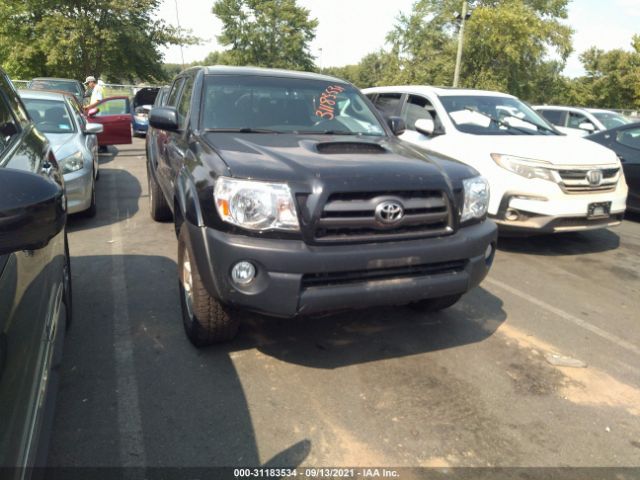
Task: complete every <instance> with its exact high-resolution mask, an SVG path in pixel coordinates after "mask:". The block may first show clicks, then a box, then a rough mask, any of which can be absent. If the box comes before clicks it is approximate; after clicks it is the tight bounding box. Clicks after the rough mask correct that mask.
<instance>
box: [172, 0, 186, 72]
mask: <svg viewBox="0 0 640 480" xmlns="http://www.w3.org/2000/svg"><path fill="white" fill-rule="evenodd" d="M174 3H175V5H176V21H177V22H178V34H179V35H182V32H181V31H180V15H179V13H178V0H174ZM180 57H181V58H182V69H183V70H184V51H183V50H182V40H180Z"/></svg>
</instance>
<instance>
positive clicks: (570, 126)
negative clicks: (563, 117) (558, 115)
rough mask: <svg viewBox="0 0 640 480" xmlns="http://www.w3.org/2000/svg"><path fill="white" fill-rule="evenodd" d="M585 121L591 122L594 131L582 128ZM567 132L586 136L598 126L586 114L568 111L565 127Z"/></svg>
mask: <svg viewBox="0 0 640 480" xmlns="http://www.w3.org/2000/svg"><path fill="white" fill-rule="evenodd" d="M585 123H588V124H591V125H592V126H593V131H591V132H590V131H587V130H583V129H581V128H580V125H583V124H585ZM565 130H566V133H567V134H568V135H577V136H581V137H584V136H585V135H588V134H590V133H593V132H594V131H595V130H596V126H595V125H593V123H591V120H589V119H588V118H587V117H586V116H585V115H583V114H582V113H579V112H571V111H570V112H567V126H566V128H565Z"/></svg>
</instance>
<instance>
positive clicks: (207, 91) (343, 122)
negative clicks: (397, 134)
mask: <svg viewBox="0 0 640 480" xmlns="http://www.w3.org/2000/svg"><path fill="white" fill-rule="evenodd" d="M202 124H203V126H204V128H205V129H210V130H222V129H263V130H266V129H268V130H274V131H277V132H283V133H284V132H297V133H305V134H321V133H328V132H331V133H347V134H361V135H384V134H385V130H384V127H382V126H381V125H380V123H379V121H378V119H377V118H376V116H375V114H374V113H373V111H371V109H370V108H369V106H368V104H367V102H366V101H365V100H364V97H363V96H362V94H361V93H360V92H359V90H357V89H356V88H354V87H352V86H351V85H348V84H345V83H341V82H337V81H331V80H311V79H301V78H287V77H267V76H252V75H208V76H206V77H205V88H204V103H203V112H202Z"/></svg>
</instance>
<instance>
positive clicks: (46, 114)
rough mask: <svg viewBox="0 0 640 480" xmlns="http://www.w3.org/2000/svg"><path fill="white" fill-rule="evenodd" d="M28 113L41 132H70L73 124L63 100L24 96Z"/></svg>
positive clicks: (73, 128) (72, 130)
mask: <svg viewBox="0 0 640 480" xmlns="http://www.w3.org/2000/svg"><path fill="white" fill-rule="evenodd" d="M23 102H24V104H25V106H26V107H27V111H28V112H29V115H30V116H31V118H32V119H33V122H34V123H35V124H36V127H37V128H38V130H40V131H41V132H42V133H71V132H75V131H76V129H75V126H74V124H73V122H72V121H71V116H70V115H69V110H68V108H67V105H66V102H65V101H64V100H40V99H35V98H24V99H23Z"/></svg>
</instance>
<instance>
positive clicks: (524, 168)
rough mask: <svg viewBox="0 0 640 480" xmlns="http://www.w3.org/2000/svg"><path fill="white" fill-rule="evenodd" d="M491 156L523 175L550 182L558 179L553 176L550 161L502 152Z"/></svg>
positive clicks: (512, 170)
mask: <svg viewBox="0 0 640 480" xmlns="http://www.w3.org/2000/svg"><path fill="white" fill-rule="evenodd" d="M491 158H493V161H494V162H496V163H497V164H498V165H500V166H501V167H502V168H506V169H507V170H509V171H510V172H513V173H515V174H518V175H520V176H521V177H524V178H541V179H542V180H549V181H550V182H555V181H556V180H555V178H554V177H553V170H551V169H550V168H549V167H550V166H551V164H550V163H548V162H543V161H540V160H533V159H530V158H522V157H514V156H513V155H502V154H500V153H492V154H491Z"/></svg>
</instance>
